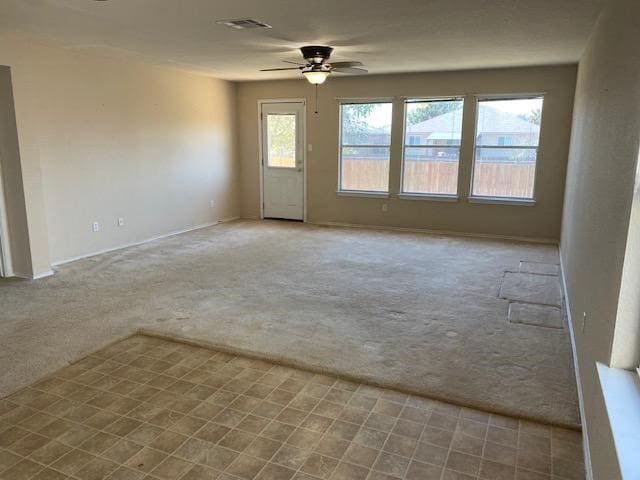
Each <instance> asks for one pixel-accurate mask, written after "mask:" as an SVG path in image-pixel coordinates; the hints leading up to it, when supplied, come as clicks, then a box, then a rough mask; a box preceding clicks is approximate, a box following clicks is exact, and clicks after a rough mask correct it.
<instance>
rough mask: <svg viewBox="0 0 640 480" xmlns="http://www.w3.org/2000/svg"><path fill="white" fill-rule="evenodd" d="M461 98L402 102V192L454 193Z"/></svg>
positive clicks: (423, 193) (456, 188)
mask: <svg viewBox="0 0 640 480" xmlns="http://www.w3.org/2000/svg"><path fill="white" fill-rule="evenodd" d="M463 105H464V101H463V99H461V98H449V99H437V100H408V101H407V102H405V114H404V115H405V117H404V132H405V142H404V152H403V165H402V193H407V194H412V193H414V194H422V195H425V194H429V195H456V194H457V193H458V163H459V158H460V138H461V135H462V109H463Z"/></svg>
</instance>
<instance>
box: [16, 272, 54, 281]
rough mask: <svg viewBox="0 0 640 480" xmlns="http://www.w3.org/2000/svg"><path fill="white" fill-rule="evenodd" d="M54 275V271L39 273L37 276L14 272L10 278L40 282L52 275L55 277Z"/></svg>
mask: <svg viewBox="0 0 640 480" xmlns="http://www.w3.org/2000/svg"><path fill="white" fill-rule="evenodd" d="M53 273H54V272H53V270H47V271H45V272H39V273H36V274H31V273H21V272H13V274H12V275H8V276H11V277H18V278H24V279H26V280H38V279H40V278H46V277H50V276H51V275H53Z"/></svg>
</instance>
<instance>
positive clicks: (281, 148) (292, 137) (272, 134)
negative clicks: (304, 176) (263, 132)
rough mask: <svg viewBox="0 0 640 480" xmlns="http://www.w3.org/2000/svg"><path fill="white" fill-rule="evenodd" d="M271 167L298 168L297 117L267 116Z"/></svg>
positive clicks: (277, 114) (268, 156) (292, 115)
mask: <svg viewBox="0 0 640 480" xmlns="http://www.w3.org/2000/svg"><path fill="white" fill-rule="evenodd" d="M267 131H268V137H267V141H268V146H269V147H268V152H267V165H268V166H269V167H284V168H295V167H296V115H295V114H292V113H286V114H280V113H270V114H268V115H267Z"/></svg>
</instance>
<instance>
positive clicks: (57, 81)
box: [0, 34, 239, 274]
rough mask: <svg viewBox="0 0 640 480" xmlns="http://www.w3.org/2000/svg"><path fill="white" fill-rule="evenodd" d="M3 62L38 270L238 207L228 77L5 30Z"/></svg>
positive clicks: (1, 37) (0, 38) (232, 95)
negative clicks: (75, 48) (89, 51)
mask: <svg viewBox="0 0 640 480" xmlns="http://www.w3.org/2000/svg"><path fill="white" fill-rule="evenodd" d="M0 65H8V66H9V67H11V72H12V77H13V90H14V98H15V106H16V118H17V125H18V137H19V143H20V152H21V166H22V174H23V177H24V189H25V198H26V209H27V218H28V223H29V240H30V244H31V250H32V260H33V263H34V266H33V269H34V272H35V273H36V274H38V273H39V272H45V271H47V270H48V269H49V264H50V262H51V263H55V262H59V261H63V260H66V259H69V258H73V257H77V256H82V255H86V254H90V253H93V252H97V251H100V250H104V249H109V248H114V247H118V246H121V245H125V244H128V243H133V242H138V241H142V240H145V239H147V238H150V237H154V236H157V235H163V234H166V233H169V232H172V231H177V230H181V229H186V228H190V227H194V226H197V225H201V224H206V223H210V222H215V221H217V220H220V219H224V218H228V217H232V216H236V215H238V213H239V210H238V202H237V183H238V176H237V173H238V172H237V168H236V162H235V151H234V150H235V141H234V138H233V129H234V125H235V118H234V108H233V107H234V101H235V85H234V84H232V83H229V82H225V81H221V80H216V79H212V78H209V77H204V76H198V75H192V74H188V73H184V72H180V71H178V70H174V69H170V68H161V67H153V66H147V65H141V64H134V63H128V62H122V61H115V60H110V59H105V58H99V57H94V56H90V55H86V54H81V53H76V52H71V51H68V50H63V49H58V48H52V47H48V46H44V45H41V44H38V43H35V42H32V41H30V40H27V39H23V38H19V37H16V36H13V35H10V34H0ZM212 200H213V201H214V207H213V208H210V206H209V203H210V201H212ZM118 217H123V218H124V219H125V226H124V227H118V226H117V218H118ZM93 221H98V222H99V223H100V225H101V231H100V232H98V233H94V232H93V231H92V229H91V224H92V222H93Z"/></svg>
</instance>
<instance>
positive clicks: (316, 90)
mask: <svg viewBox="0 0 640 480" xmlns="http://www.w3.org/2000/svg"><path fill="white" fill-rule="evenodd" d="M315 113H316V114H317V113H318V84H317V83H316V111H315Z"/></svg>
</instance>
